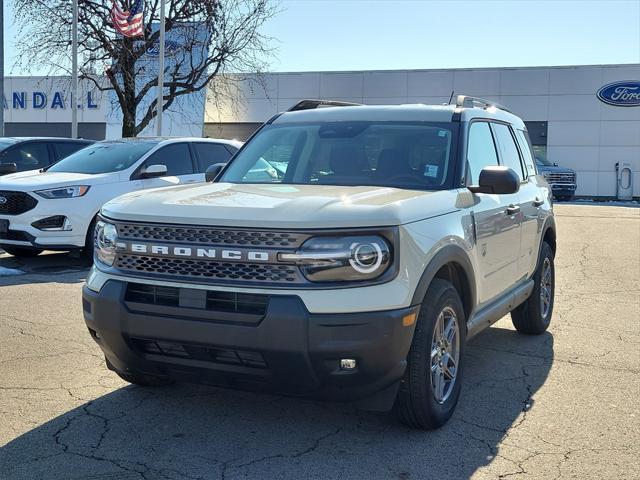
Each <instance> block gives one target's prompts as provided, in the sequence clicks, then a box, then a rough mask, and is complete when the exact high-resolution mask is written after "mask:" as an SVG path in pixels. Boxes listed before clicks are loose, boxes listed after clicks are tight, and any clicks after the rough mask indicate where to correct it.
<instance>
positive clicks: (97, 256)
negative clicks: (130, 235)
mask: <svg viewBox="0 0 640 480" xmlns="http://www.w3.org/2000/svg"><path fill="white" fill-rule="evenodd" d="M117 240H118V230H117V229H116V226H115V225H113V224H112V223H107V222H105V221H104V220H98V222H97V223H96V232H95V251H94V260H95V261H96V262H100V263H102V264H103V265H106V266H108V267H110V266H112V265H113V262H114V261H115V259H116V247H117V246H116V242H117Z"/></svg>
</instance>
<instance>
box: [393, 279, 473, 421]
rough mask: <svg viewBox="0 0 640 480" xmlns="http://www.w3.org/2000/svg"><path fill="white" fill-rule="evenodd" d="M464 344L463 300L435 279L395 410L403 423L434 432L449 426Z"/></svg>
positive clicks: (457, 389) (423, 309)
mask: <svg viewBox="0 0 640 480" xmlns="http://www.w3.org/2000/svg"><path fill="white" fill-rule="evenodd" d="M465 342H466V320H465V315H464V309H463V307H462V301H461V300H460V296H459V295H458V292H457V291H456V289H455V288H454V287H453V285H451V283H449V282H447V281H445V280H441V279H435V280H433V282H432V284H431V286H430V287H429V289H428V290H427V293H426V295H425V297H424V300H423V302H422V307H421V309H420V315H419V316H418V321H417V324H416V331H415V333H414V336H413V342H412V344H411V349H410V351H409V355H408V358H407V371H406V373H405V376H404V378H403V379H402V384H401V386H400V390H399V391H398V396H397V398H396V402H395V405H394V410H395V412H396V414H397V415H398V418H399V419H400V421H401V422H403V423H405V424H406V425H409V426H411V427H414V428H422V429H428V430H430V429H434V428H438V427H440V426H442V425H443V424H444V423H446V421H447V420H449V418H450V417H451V415H452V414H453V411H454V410H455V407H456V405H457V403H458V397H459V396H460V387H461V381H462V366H463V362H464V348H465Z"/></svg>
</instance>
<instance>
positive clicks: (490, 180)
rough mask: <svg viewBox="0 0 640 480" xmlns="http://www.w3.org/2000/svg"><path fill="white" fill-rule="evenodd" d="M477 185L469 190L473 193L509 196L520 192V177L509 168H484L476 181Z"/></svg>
mask: <svg viewBox="0 0 640 480" xmlns="http://www.w3.org/2000/svg"><path fill="white" fill-rule="evenodd" d="M478 184H479V185H472V186H470V187H468V188H469V190H471V191H472V192H473V193H493V194H509V193H516V192H517V191H518V190H520V177H518V174H517V173H516V172H514V171H513V170H512V169H510V168H509V167H504V166H491V167H484V168H483V169H482V171H481V172H480V178H479V179H478Z"/></svg>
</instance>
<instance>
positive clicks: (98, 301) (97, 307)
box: [83, 280, 419, 410]
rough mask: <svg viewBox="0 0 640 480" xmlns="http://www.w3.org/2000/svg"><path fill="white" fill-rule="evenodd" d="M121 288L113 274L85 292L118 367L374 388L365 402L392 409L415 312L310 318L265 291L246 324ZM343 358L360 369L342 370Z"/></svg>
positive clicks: (321, 389)
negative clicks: (135, 299) (145, 299)
mask: <svg viewBox="0 0 640 480" xmlns="http://www.w3.org/2000/svg"><path fill="white" fill-rule="evenodd" d="M126 291H127V282H125V281H120V280H109V281H107V282H106V283H105V284H104V285H103V286H102V288H101V289H100V291H99V292H96V291H93V290H90V289H88V288H87V287H84V288H83V311H84V317H85V321H86V324H87V326H88V327H89V329H90V332H91V334H92V336H93V338H94V340H96V342H97V343H98V345H99V346H100V348H101V349H102V350H103V352H104V354H105V357H106V359H107V360H108V362H109V363H110V364H111V365H112V366H113V368H115V369H116V370H119V371H121V372H128V371H131V372H136V373H143V374H152V375H153V374H156V375H168V376H170V377H172V378H174V379H176V380H183V381H190V382H198V383H212V384H216V385H221V386H229V387H233V388H246V389H258V390H266V391H272V392H277V393H284V394H292V395H300V396H309V397H315V398H321V399H327V400H339V401H358V400H362V399H366V398H370V397H372V396H373V397H376V395H375V394H379V395H378V396H377V398H378V400H376V401H373V402H372V405H373V406H371V407H370V408H372V409H376V410H383V409H387V408H390V407H391V404H390V403H389V402H392V401H393V398H394V397H395V391H396V389H397V386H398V385H399V381H400V379H401V378H402V376H403V374H404V371H405V368H406V357H407V354H408V352H409V347H410V345H411V340H412V338H413V331H414V328H415V322H413V323H411V325H409V326H403V318H405V317H406V316H407V315H411V314H413V313H415V314H417V313H418V308H419V307H408V308H403V309H396V310H387V311H375V312H363V313H345V314H310V313H309V312H308V311H307V309H306V308H305V305H304V303H303V302H302V300H301V299H300V298H299V297H298V296H296V295H286V294H282V295H280V294H278V295H270V296H269V298H268V304H267V307H266V310H265V314H264V315H263V316H262V317H261V318H259V319H258V320H257V321H251V322H248V321H247V322H244V321H242V320H241V321H229V319H228V317H225V315H224V314H220V319H217V318H216V313H215V312H211V311H202V310H200V311H199V313H198V312H196V314H198V315H200V314H202V315H201V316H200V317H199V318H196V317H195V316H194V310H193V309H190V308H182V307H171V308H158V306H157V305H148V306H145V305H141V304H139V303H135V304H133V303H132V302H129V301H127V299H126ZM158 345H160V346H161V348H160V349H158V348H156V347H157V346H158ZM208 355H209V357H208ZM345 358H348V359H355V360H356V361H357V367H356V368H355V369H352V370H343V369H341V368H340V359H345ZM380 399H382V400H380ZM381 402H382V403H384V404H385V406H384V407H381V406H379V404H380V403H381ZM366 405H367V404H366V403H365V406H366Z"/></svg>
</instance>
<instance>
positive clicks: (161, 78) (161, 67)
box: [156, 0, 164, 137]
mask: <svg viewBox="0 0 640 480" xmlns="http://www.w3.org/2000/svg"><path fill="white" fill-rule="evenodd" d="M158 43H159V47H160V48H159V50H160V53H159V55H158V99H157V104H156V108H157V117H158V118H157V120H156V134H157V135H158V136H159V137H161V136H162V104H163V102H164V100H163V98H162V97H163V87H164V0H160V38H158Z"/></svg>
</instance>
